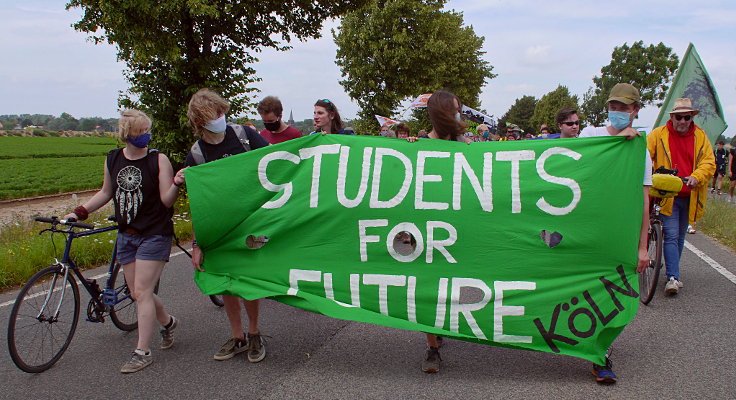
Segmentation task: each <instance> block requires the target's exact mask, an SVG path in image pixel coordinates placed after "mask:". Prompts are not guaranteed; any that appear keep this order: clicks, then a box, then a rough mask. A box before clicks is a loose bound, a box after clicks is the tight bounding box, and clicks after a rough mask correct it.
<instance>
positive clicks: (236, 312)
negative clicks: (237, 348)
mask: <svg viewBox="0 0 736 400" xmlns="http://www.w3.org/2000/svg"><path fill="white" fill-rule="evenodd" d="M222 301H223V303H225V314H227V320H228V321H229V322H230V334H231V335H232V337H234V338H238V339H245V337H244V336H243V320H242V319H241V318H240V299H239V298H237V297H235V296H222Z"/></svg>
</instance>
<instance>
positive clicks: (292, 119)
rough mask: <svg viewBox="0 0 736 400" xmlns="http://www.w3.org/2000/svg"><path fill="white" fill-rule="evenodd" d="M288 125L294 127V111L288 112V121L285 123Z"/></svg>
mask: <svg viewBox="0 0 736 400" xmlns="http://www.w3.org/2000/svg"><path fill="white" fill-rule="evenodd" d="M287 124H288V125H294V111H293V110H292V111H289V121H288V122H287Z"/></svg>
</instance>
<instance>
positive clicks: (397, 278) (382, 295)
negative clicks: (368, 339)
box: [363, 274, 406, 316]
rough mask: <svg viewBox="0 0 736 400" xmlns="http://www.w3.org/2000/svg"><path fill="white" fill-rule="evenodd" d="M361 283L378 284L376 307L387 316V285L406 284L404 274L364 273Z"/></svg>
mask: <svg viewBox="0 0 736 400" xmlns="http://www.w3.org/2000/svg"><path fill="white" fill-rule="evenodd" d="M363 284H364V285H378V308H379V310H380V311H381V314H383V315H386V316H388V287H389V286H406V276H405V275H383V274H365V275H363Z"/></svg>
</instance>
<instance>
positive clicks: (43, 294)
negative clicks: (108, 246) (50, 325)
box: [0, 249, 192, 308]
mask: <svg viewBox="0 0 736 400" xmlns="http://www.w3.org/2000/svg"><path fill="white" fill-rule="evenodd" d="M187 251H192V249H187ZM182 254H184V252H183V251H177V252H176V253H171V255H169V258H173V257H176V256H180V255H182ZM106 276H107V272H105V273H102V274H99V275H95V276H92V277H90V278H89V279H100V278H104V277H106ZM67 287H69V285H67ZM58 290H61V288H60V287H59V288H56V289H54V292H56V291H58ZM46 293H48V290H44V291H41V292H38V293H35V294H32V295H30V296H28V297H27V298H29V299H32V298H34V297H39V296H45V295H46ZM14 303H15V299H14V300H10V301H6V302H5V303H0V308H3V307H7V306H10V305H13V304H14Z"/></svg>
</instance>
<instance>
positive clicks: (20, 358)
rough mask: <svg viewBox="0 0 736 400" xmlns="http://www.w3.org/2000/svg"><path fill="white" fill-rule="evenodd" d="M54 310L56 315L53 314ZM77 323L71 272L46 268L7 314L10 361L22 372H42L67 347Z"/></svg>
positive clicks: (74, 287) (75, 283)
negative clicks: (65, 272)
mask: <svg viewBox="0 0 736 400" xmlns="http://www.w3.org/2000/svg"><path fill="white" fill-rule="evenodd" d="M57 310H58V311H57ZM78 321H79V288H78V287H77V282H76V280H75V279H74V276H72V273H71V271H70V272H69V273H68V275H67V279H66V282H64V269H63V268H62V267H60V266H58V265H53V266H50V267H47V268H45V269H43V270H41V271H39V272H37V273H36V274H35V275H33V276H32V277H31V279H30V280H29V281H28V282H27V283H26V284H25V285H24V286H23V288H22V289H21V290H20V293H18V298H17V299H16V300H15V304H14V305H13V310H12V311H11V312H10V322H9V324H8V350H9V351H10V358H11V359H12V360H13V362H14V363H15V365H16V366H18V368H20V369H22V370H23V371H25V372H30V373H38V372H43V371H45V370H47V369H49V368H51V366H52V365H54V363H55V362H57V361H58V360H59V358H61V356H62V355H63V354H64V352H65V351H66V349H67V347H69V343H70V342H71V341H72V337H73V336H74V332H75V331H76V329H77V322H78Z"/></svg>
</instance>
